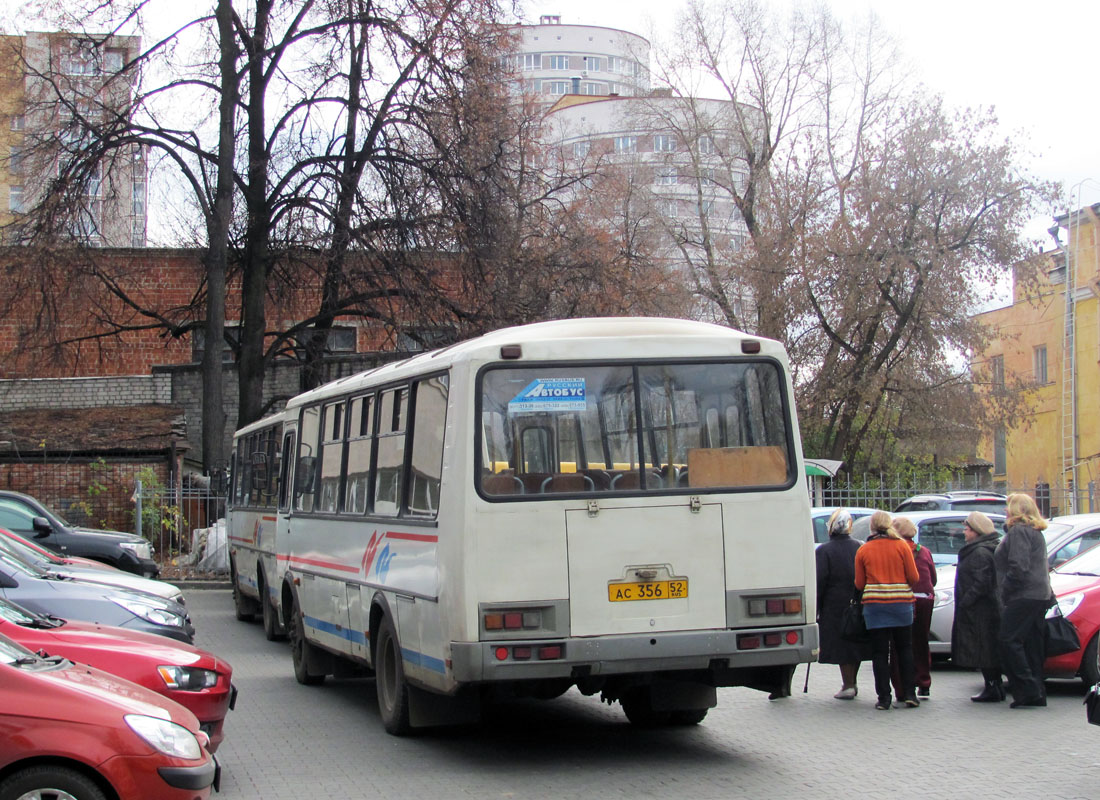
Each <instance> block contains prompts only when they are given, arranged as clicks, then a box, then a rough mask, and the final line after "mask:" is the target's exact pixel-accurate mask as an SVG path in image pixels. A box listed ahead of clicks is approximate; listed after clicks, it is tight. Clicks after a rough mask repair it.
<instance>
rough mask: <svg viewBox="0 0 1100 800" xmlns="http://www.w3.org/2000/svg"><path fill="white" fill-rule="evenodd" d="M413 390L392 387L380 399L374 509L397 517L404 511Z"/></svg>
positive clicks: (376, 511) (378, 512)
mask: <svg viewBox="0 0 1100 800" xmlns="http://www.w3.org/2000/svg"><path fill="white" fill-rule="evenodd" d="M408 402H409V391H408V389H407V388H406V387H401V388H399V389H390V390H388V391H385V392H383V393H382V395H381V397H380V398H379V400H378V440H377V443H376V444H375V449H376V464H375V473H374V513H375V514H381V515H384V516H389V517H396V516H397V515H398V513H400V511H401V495H402V490H403V489H404V486H403V485H402V475H403V474H404V471H405V421H406V418H407V416H408Z"/></svg>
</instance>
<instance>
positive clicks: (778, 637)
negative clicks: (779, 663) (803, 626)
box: [737, 630, 802, 650]
mask: <svg viewBox="0 0 1100 800" xmlns="http://www.w3.org/2000/svg"><path fill="white" fill-rule="evenodd" d="M801 641H802V634H801V633H799V632H798V631H796V630H794V631H767V632H766V633H742V634H740V635H739V636H738V637H737V649H738V650H759V649H760V648H762V647H780V646H782V645H784V644H789V645H796V644H798V643H799V642H801Z"/></svg>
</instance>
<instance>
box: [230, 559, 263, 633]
mask: <svg viewBox="0 0 1100 800" xmlns="http://www.w3.org/2000/svg"><path fill="white" fill-rule="evenodd" d="M229 578H230V580H231V581H232V583H233V611H234V612H235V614H236V617H237V619H239V620H240V621H241V622H251V621H252V620H253V618H254V617H255V616H256V612H255V611H254V610H253V608H252V602H251V601H250V600H249V599H248V598H247V597H245V596H244V595H243V594H241V586H240V578H239V576H238V575H237V568H236V566H235V565H234V564H233V563H230V565H229Z"/></svg>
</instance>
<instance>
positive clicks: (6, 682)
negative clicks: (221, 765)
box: [0, 636, 219, 800]
mask: <svg viewBox="0 0 1100 800" xmlns="http://www.w3.org/2000/svg"><path fill="white" fill-rule="evenodd" d="M0 731H3V736H0V798H4V800H9V798H10V799H11V800H46V799H47V798H48V799H49V800H106V798H107V797H111V798H117V800H152V798H157V800H196V799H197V800H205V799H206V798H209V797H210V788H211V786H216V785H217V783H218V778H219V775H218V766H217V762H216V761H215V760H214V757H213V756H212V755H210V753H209V752H207V750H206V747H205V745H206V742H207V737H206V734H204V733H202V732H201V731H200V730H199V723H198V720H197V719H195V715H194V714H192V713H191V712H190V711H188V710H187V709H186V708H184V707H183V706H181V705H180V704H179V703H176V702H173V701H171V700H169V699H167V698H165V697H162V696H161V695H159V694H157V693H156V692H152V691H150V690H148V689H146V688H144V687H142V686H137V685H135V684H133V683H130V682H129V681H125V680H123V679H121V678H117V677H115V676H114V675H110V674H108V673H106V672H102V671H100V670H98V669H94V668H93V667H88V666H84V665H77V664H74V663H73V662H71V661H68V660H66V659H64V658H62V657H60V656H53V657H48V658H43V657H41V656H38V655H35V654H34V653H32V652H31V651H30V650H28V649H26V648H25V647H23V646H21V645H19V644H16V643H15V642H13V641H12V640H11V639H8V638H7V637H4V636H0Z"/></svg>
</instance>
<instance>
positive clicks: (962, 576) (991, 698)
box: [951, 511, 1005, 703]
mask: <svg viewBox="0 0 1100 800" xmlns="http://www.w3.org/2000/svg"><path fill="white" fill-rule="evenodd" d="M963 535H964V536H965V538H966V544H964V545H963V546H962V547H961V548H959V563H958V566H957V567H956V568H955V619H954V621H953V622H952V623H951V661H952V663H954V664H955V665H957V666H960V667H970V668H972V669H980V670H981V671H982V678H983V679H984V680H985V686H984V687H983V688H982V690H981V691H980V692H978V694H975V695H971V696H970V699H971V700H973V701H974V702H975V703H999V702H1000V701H1002V700H1004V699H1005V689H1004V683H1003V682H1002V681H1001V657H1000V655H999V653H998V644H997V635H998V633H999V632H1000V630H1001V601H1000V599H999V598H998V597H997V568H996V567H995V566H994V564H993V553H994V551H995V550H996V549H997V544H998V543H999V542H1000V541H1001V537H1000V536H999V535H998V534H997V530H996V529H995V528H994V527H993V520H991V519H990V518H989V517H987V516H986V515H985V514H983V513H982V512H981V511H971V512H970V516H968V517H967V518H966V522H965V523H964V528H963Z"/></svg>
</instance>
